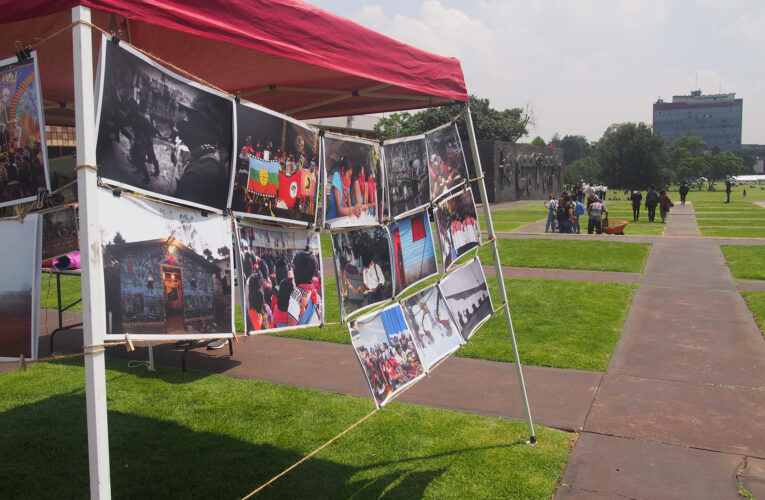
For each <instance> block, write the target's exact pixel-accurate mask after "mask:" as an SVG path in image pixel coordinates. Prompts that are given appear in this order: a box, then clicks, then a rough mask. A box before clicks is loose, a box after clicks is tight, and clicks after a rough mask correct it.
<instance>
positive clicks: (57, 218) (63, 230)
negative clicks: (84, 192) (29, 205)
mask: <svg viewBox="0 0 765 500" xmlns="http://www.w3.org/2000/svg"><path fill="white" fill-rule="evenodd" d="M40 213H41V215H42V220H43V223H42V224H43V232H42V237H43V240H42V241H43V244H42V260H48V259H55V258H56V257H60V256H62V255H66V254H68V253H72V252H76V251H77V250H79V249H80V242H79V237H78V236H79V232H78V231H79V230H78V225H77V210H76V208H75V206H74V205H67V206H64V207H56V208H54V209H51V210H46V211H44V212H40Z"/></svg>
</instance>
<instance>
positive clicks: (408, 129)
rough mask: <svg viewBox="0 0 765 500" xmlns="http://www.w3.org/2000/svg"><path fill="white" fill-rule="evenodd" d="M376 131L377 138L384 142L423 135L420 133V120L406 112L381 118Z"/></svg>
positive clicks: (375, 128)
mask: <svg viewBox="0 0 765 500" xmlns="http://www.w3.org/2000/svg"><path fill="white" fill-rule="evenodd" d="M374 130H375V135H376V136H377V138H378V139H380V140H383V141H387V140H388V139H395V138H396V137H407V136H410V135H417V134H420V133H422V132H420V122H419V120H418V119H416V118H414V116H412V114H411V113H408V112H406V111H405V112H403V113H393V114H391V115H390V116H388V117H386V118H380V121H378V122H377V123H376V124H375V127H374Z"/></svg>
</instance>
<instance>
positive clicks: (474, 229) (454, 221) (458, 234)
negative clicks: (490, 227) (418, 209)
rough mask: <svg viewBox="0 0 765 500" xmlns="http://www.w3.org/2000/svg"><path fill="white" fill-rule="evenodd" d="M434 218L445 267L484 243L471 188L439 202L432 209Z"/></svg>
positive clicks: (442, 262)
mask: <svg viewBox="0 0 765 500" xmlns="http://www.w3.org/2000/svg"><path fill="white" fill-rule="evenodd" d="M433 220H434V221H435V223H436V232H437V233H438V244H439V247H440V250H441V264H443V266H444V269H449V268H450V267H451V265H452V264H453V263H454V262H455V261H456V260H457V259H459V258H460V257H461V256H463V255H465V253H467V252H468V251H470V250H471V249H473V248H475V247H477V246H479V245H480V244H481V226H480V224H479V222H478V214H477V212H476V208H475V201H474V200H473V192H472V191H471V190H470V189H469V188H468V189H465V190H464V191H462V192H460V193H457V194H455V195H452V196H450V197H449V198H447V199H445V200H443V201H442V202H440V203H439V204H438V205H437V206H436V208H435V209H433Z"/></svg>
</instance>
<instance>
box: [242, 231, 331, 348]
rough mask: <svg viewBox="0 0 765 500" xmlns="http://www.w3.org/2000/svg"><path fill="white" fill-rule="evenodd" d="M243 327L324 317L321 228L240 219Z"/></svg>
mask: <svg viewBox="0 0 765 500" xmlns="http://www.w3.org/2000/svg"><path fill="white" fill-rule="evenodd" d="M237 236H238V238H237V249H238V254H239V263H240V264H241V265H240V267H239V269H241V270H242V271H241V274H240V275H239V276H240V279H241V283H242V286H241V287H240V292H241V302H242V305H243V306H242V317H244V318H245V332H246V333H248V334H253V333H262V332H264V331H269V330H284V329H290V328H296V327H304V326H307V325H314V326H318V325H320V324H321V323H322V322H323V321H324V289H323V285H322V266H321V244H320V242H319V233H317V232H315V231H309V230H306V229H302V230H301V229H293V230H290V229H273V228H266V227H259V226H253V225H250V224H248V223H246V222H240V223H238V224H237Z"/></svg>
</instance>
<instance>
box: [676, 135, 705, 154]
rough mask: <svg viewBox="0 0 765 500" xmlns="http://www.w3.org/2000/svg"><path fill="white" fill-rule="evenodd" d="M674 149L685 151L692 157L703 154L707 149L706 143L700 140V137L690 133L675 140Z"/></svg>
mask: <svg viewBox="0 0 765 500" xmlns="http://www.w3.org/2000/svg"><path fill="white" fill-rule="evenodd" d="M675 147H676V148H684V149H687V150H688V151H689V152H690V153H691V154H692V155H694V156H695V155H700V154H703V153H704V151H706V149H707V143H706V142H704V141H702V140H701V137H698V136H696V135H693V134H691V133H688V134H685V135H682V136H680V137H678V138H677V139H676V140H675Z"/></svg>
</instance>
